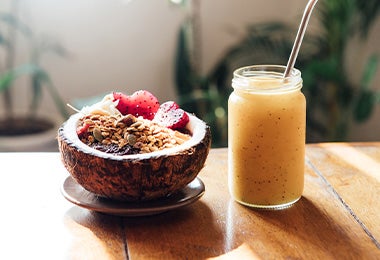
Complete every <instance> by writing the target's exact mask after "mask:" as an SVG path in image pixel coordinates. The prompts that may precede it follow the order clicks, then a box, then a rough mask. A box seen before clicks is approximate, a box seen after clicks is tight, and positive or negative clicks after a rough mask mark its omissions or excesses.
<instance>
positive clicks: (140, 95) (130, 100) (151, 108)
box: [113, 90, 160, 120]
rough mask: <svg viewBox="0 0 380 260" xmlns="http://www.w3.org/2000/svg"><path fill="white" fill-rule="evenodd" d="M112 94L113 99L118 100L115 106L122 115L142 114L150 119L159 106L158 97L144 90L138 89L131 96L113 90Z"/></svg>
mask: <svg viewBox="0 0 380 260" xmlns="http://www.w3.org/2000/svg"><path fill="white" fill-rule="evenodd" d="M113 96H114V99H115V100H119V103H118V105H117V106H116V108H117V109H118V110H119V111H120V113H122V114H123V115H126V114H132V115H134V116H142V117H143V118H145V119H149V120H152V119H153V118H154V115H155V114H156V112H157V110H158V108H159V107H160V103H159V102H158V99H157V98H156V97H155V96H154V95H153V94H152V93H150V92H149V91H146V90H138V91H136V92H135V93H133V94H132V95H131V96H127V95H125V94H123V93H119V92H114V93H113Z"/></svg>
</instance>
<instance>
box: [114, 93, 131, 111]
mask: <svg viewBox="0 0 380 260" xmlns="http://www.w3.org/2000/svg"><path fill="white" fill-rule="evenodd" d="M112 94H113V98H114V100H113V101H116V100H118V101H119V102H118V103H117V106H116V108H117V109H118V110H119V111H120V113H122V114H123V115H126V114H128V103H129V97H128V96H127V95H125V94H124V93H121V92H113V93H112Z"/></svg>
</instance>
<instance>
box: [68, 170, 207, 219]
mask: <svg viewBox="0 0 380 260" xmlns="http://www.w3.org/2000/svg"><path fill="white" fill-rule="evenodd" d="M61 192H62V195H63V196H64V197H65V198H66V199H67V200H68V201H70V202H71V203H74V204H75V205H78V206H80V207H83V208H86V209H89V210H93V211H97V212H101V213H105V214H110V215H118V216H147V215H155V214H159V213H162V212H165V211H169V210H173V209H176V208H180V207H183V206H186V205H189V204H191V203H193V202H195V201H196V200H198V199H199V198H200V197H202V195H203V194H204V192H205V185H204V183H203V182H202V180H201V179H199V178H195V179H194V180H193V181H192V182H191V183H189V184H188V185H187V186H186V187H185V188H183V189H181V190H180V191H178V192H177V193H175V194H172V195H169V196H167V197H165V198H162V199H158V200H154V201H146V202H122V201H116V200H110V199H106V198H102V197H99V196H97V195H95V194H93V193H91V192H89V191H87V190H85V189H84V188H83V187H82V186H81V185H79V184H78V183H77V182H76V181H75V180H74V179H73V178H72V177H71V176H69V177H67V178H66V180H65V181H64V183H63V185H62V187H61Z"/></svg>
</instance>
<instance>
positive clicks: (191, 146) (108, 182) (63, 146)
mask: <svg viewBox="0 0 380 260" xmlns="http://www.w3.org/2000/svg"><path fill="white" fill-rule="evenodd" d="M187 115H188V122H187V123H186V125H185V127H184V130H185V131H186V133H188V134H189V139H188V140H186V141H184V142H183V143H181V144H180V145H177V146H174V147H170V148H165V149H162V150H156V151H152V152H145V153H136V154H126V155H119V154H113V153H109V152H104V151H101V150H98V149H95V148H93V147H91V146H89V145H88V144H86V143H84V142H83V141H82V140H81V139H80V137H79V136H78V127H79V126H80V124H81V118H83V113H81V112H78V113H76V114H74V115H72V116H71V117H70V118H69V119H68V120H67V121H66V122H64V123H63V124H62V126H61V127H60V128H59V129H58V136H57V140H58V145H59V151H60V155H61V161H62V163H63V165H64V166H65V168H66V169H67V171H68V172H69V174H70V175H71V177H72V178H73V179H74V180H75V181H76V182H77V183H78V184H79V185H81V186H82V187H83V188H84V189H85V190H87V191H89V192H91V193H93V194H95V195H97V196H100V197H104V198H108V199H113V200H119V201H149V200H154V199H159V198H163V197H165V196H168V195H170V194H173V193H175V192H177V191H179V190H180V189H182V188H184V187H185V186H186V185H188V184H189V183H190V182H191V181H193V180H194V179H195V178H196V177H197V175H198V173H199V172H200V170H201V169H202V168H203V167H204V164H205V161H206V158H207V156H208V153H209V149H210V146H211V132H210V128H209V126H208V125H207V124H206V123H205V122H204V121H202V120H201V119H199V118H197V117H196V116H195V115H192V114H190V113H187Z"/></svg>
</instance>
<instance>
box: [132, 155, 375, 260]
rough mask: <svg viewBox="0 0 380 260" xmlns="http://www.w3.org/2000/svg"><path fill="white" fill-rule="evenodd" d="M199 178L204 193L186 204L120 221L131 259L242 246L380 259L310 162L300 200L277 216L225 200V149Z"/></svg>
mask: <svg viewBox="0 0 380 260" xmlns="http://www.w3.org/2000/svg"><path fill="white" fill-rule="evenodd" d="M200 177H201V179H202V180H203V181H204V182H205V184H206V193H205V195H204V197H203V198H202V199H201V200H200V201H199V202H197V203H195V204H193V205H192V206H189V207H188V208H186V209H182V210H178V211H175V212H174V211H173V212H170V213H165V214H162V215H160V216H156V217H150V218H139V219H125V227H126V237H127V241H128V254H129V256H130V257H131V259H144V258H147V259H151V258H155V259H204V258H211V257H213V258H215V257H216V258H218V257H221V258H222V259H224V258H226V257H229V256H236V254H234V252H235V251H236V252H238V253H239V252H241V251H242V250H241V248H244V252H242V253H247V250H248V251H249V253H250V254H252V255H254V256H256V257H257V258H262V259H284V258H289V259H358V258H371V257H374V256H377V257H380V251H379V250H378V249H377V248H376V245H375V244H374V243H373V241H372V240H371V239H370V237H369V236H368V235H367V234H366V233H365V231H364V230H363V229H362V227H361V226H360V225H359V224H358V223H357V221H356V220H355V219H354V218H353V217H352V215H351V214H350V212H349V211H348V210H347V209H346V207H345V205H344V204H342V202H341V201H340V200H339V198H338V197H337V196H336V194H335V193H334V191H333V190H332V189H331V187H329V186H328V185H327V183H326V182H325V181H324V180H323V178H321V177H320V176H319V175H318V174H316V173H315V172H314V170H313V169H312V168H311V167H310V165H307V166H306V181H305V192H304V196H303V197H302V199H301V200H300V201H299V202H298V203H297V204H296V205H294V206H293V207H291V208H289V209H287V210H282V211H260V210H252V209H249V208H247V207H245V206H241V205H239V204H237V203H236V202H234V201H233V200H232V199H231V198H230V196H229V194H228V188H227V153H226V150H225V149H218V150H213V151H212V153H211V154H210V155H209V158H208V160H207V165H206V167H205V168H204V169H203V171H202V172H201V174H200ZM348 248H349V249H350V250H348Z"/></svg>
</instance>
